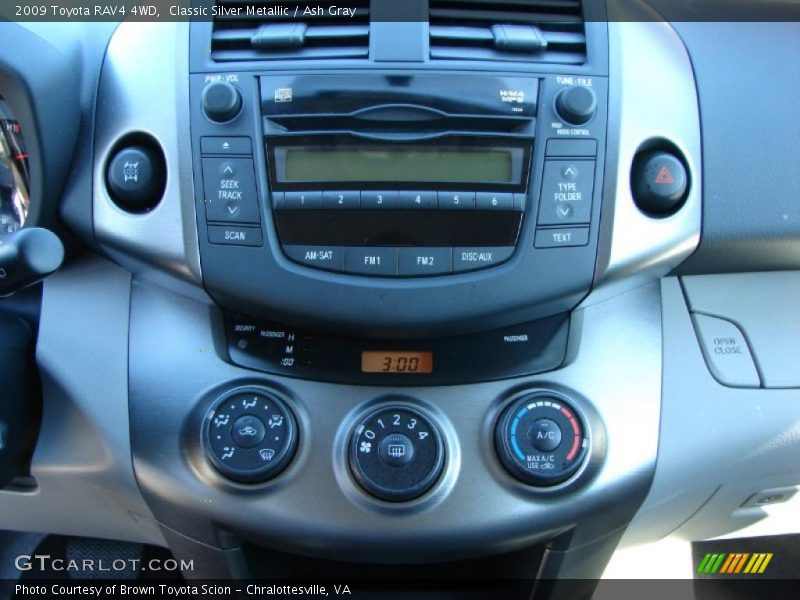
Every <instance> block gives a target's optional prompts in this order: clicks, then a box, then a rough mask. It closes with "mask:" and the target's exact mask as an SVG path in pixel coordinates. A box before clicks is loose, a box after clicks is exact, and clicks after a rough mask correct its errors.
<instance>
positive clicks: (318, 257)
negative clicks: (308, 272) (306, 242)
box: [283, 246, 344, 271]
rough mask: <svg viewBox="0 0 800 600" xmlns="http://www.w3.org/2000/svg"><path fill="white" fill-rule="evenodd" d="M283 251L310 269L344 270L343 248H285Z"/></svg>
mask: <svg viewBox="0 0 800 600" xmlns="http://www.w3.org/2000/svg"><path fill="white" fill-rule="evenodd" d="M283 251H284V252H285V253H286V256H288V257H289V258H291V259H292V260H294V261H296V262H299V263H303V264H304V265H308V266H310V267H316V268H318V269H326V270H328V271H341V270H342V269H344V248H343V247H342V246H284V247H283Z"/></svg>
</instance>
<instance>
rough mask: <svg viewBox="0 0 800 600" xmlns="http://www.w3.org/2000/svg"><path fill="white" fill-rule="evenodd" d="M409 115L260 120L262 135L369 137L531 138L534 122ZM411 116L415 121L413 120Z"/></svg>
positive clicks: (396, 110) (394, 112)
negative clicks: (469, 136)
mask: <svg viewBox="0 0 800 600" xmlns="http://www.w3.org/2000/svg"><path fill="white" fill-rule="evenodd" d="M422 114H424V113H412V112H407V111H404V110H400V109H399V108H398V107H394V109H393V110H388V109H387V110H386V112H383V113H378V112H377V111H376V112H372V111H370V113H369V116H366V115H365V114H364V113H363V111H359V112H357V113H351V114H344V115H343V114H313V115H284V116H269V117H264V132H265V134H266V135H268V136H269V135H273V134H288V133H293V132H301V133H303V134H305V135H308V134H309V133H311V132H317V133H331V132H335V133H350V134H355V135H357V134H359V133H367V134H370V135H372V136H377V135H379V134H385V133H414V134H422V135H429V134H432V133H435V134H439V135H453V134H458V133H469V134H473V135H474V134H476V133H477V134H480V135H487V136H490V135H493V134H498V133H500V134H506V135H508V134H518V135H522V136H526V137H533V135H534V130H535V125H536V119H533V118H530V117H526V118H522V117H513V116H489V115H450V114H445V113H430V115H429V117H428V118H422V117H421V115H422ZM415 115H417V116H419V118H415Z"/></svg>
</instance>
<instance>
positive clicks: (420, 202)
mask: <svg viewBox="0 0 800 600" xmlns="http://www.w3.org/2000/svg"><path fill="white" fill-rule="evenodd" d="M399 206H400V208H436V192H409V191H402V192H400V200H399Z"/></svg>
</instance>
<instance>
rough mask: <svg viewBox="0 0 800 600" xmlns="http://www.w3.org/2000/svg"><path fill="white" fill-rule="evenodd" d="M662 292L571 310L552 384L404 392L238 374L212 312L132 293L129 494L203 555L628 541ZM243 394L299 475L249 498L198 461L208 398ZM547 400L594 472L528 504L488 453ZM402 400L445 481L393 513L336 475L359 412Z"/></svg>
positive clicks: (391, 555) (653, 381)
mask: <svg viewBox="0 0 800 600" xmlns="http://www.w3.org/2000/svg"><path fill="white" fill-rule="evenodd" d="M657 292H658V290H657V286H656V285H650V286H646V287H642V288H639V289H638V290H635V291H632V292H629V293H627V294H624V295H620V296H618V297H616V298H614V299H613V300H608V301H606V302H599V303H597V304H595V305H592V306H590V307H588V308H586V309H584V310H581V311H578V312H577V313H576V315H575V316H574V323H573V331H574V334H573V336H574V337H573V360H572V362H571V363H570V364H569V365H568V366H566V367H564V368H562V369H560V370H558V371H555V372H551V373H548V374H546V375H542V376H539V377H530V378H521V379H513V380H507V381H501V382H491V383H484V384H475V385H467V386H442V387H425V388H407V389H404V390H402V391H401V392H399V391H398V389H397V388H382V387H366V386H346V385H332V384H325V383H318V382H311V381H301V380H290V379H285V378H280V377H267V376H262V375H259V374H256V373H253V372H251V371H247V370H244V369H241V368H238V367H235V366H232V365H230V364H228V363H226V362H224V361H223V360H222V359H221V358H220V357H219V355H218V352H220V351H221V345H222V342H221V328H222V323H221V318H220V315H219V314H218V313H217V312H216V311H215V310H214V309H212V308H210V307H209V306H207V305H205V304H202V303H198V302H195V301H192V300H190V299H188V298H185V297H182V296H180V295H178V294H175V293H172V292H169V291H166V290H162V289H158V288H156V287H154V286H152V285H148V284H137V283H136V282H134V286H133V298H132V305H131V341H130V352H131V355H130V357H131V358H130V360H131V362H130V364H131V371H130V386H131V436H132V447H133V456H134V467H135V471H136V476H137V480H138V482H139V485H140V487H141V489H142V491H143V493H144V494H145V497H146V499H147V502H148V504H149V505H150V507H151V509H152V510H153V513H154V514H155V515H156V518H157V519H158V520H159V521H161V522H162V523H163V524H165V525H167V526H168V527H170V528H171V529H173V530H175V531H178V532H181V533H183V534H184V535H188V536H191V537H193V538H194V539H196V540H198V541H200V542H202V543H205V544H209V545H220V544H223V542H222V541H221V539H219V531H220V530H225V531H229V532H234V533H235V534H238V539H247V540H252V541H256V542H258V543H261V544H264V545H267V546H269V547H273V548H279V549H283V550H289V551H294V552H298V553H302V554H309V555H316V556H322V557H335V558H339V559H342V558H343V557H346V558H347V559H350V560H362V561H367V562H372V561H375V560H381V561H386V562H395V561H397V562H409V561H411V562H421V561H431V560H433V561H435V560H437V559H438V560H442V559H445V558H446V559H454V558H457V557H459V556H462V557H467V556H478V555H482V554H491V553H500V552H503V551H506V550H512V549H515V548H521V547H524V546H526V545H528V544H531V543H533V542H535V541H541V540H544V539H549V538H551V537H553V536H554V535H555V534H557V533H559V532H562V531H566V530H569V529H572V528H575V535H574V537H573V544H574V546H576V547H577V546H580V545H582V544H586V543H589V542H591V541H593V540H596V539H598V538H600V537H602V536H605V535H608V534H609V533H610V532H612V531H615V530H618V529H619V528H621V527H624V526H625V524H626V523H627V522H628V520H629V519H630V518H631V516H632V515H633V512H634V511H635V510H636V508H637V507H638V505H639V503H640V502H641V500H642V499H643V497H644V495H645V493H646V491H647V489H648V487H649V484H650V477H651V473H652V469H653V467H654V464H655V459H656V444H657V439H658V421H659V411H660V390H661V376H660V374H661V351H660V347H661V342H660V340H661V335H660V310H659V300H658V294H657ZM164 365H169V368H164ZM246 384H258V385H264V386H266V387H268V388H271V389H273V390H275V393H277V394H279V395H280V396H281V397H283V398H285V400H286V401H287V403H288V404H290V406H291V407H292V408H293V410H294V411H295V413H296V416H297V419H298V422H299V424H300V434H299V436H300V443H299V449H298V452H297V455H296V457H295V458H294V460H293V462H292V463H291V464H290V465H289V467H288V468H287V469H286V470H285V471H284V472H283V473H282V474H281V475H280V476H278V477H277V478H276V479H274V480H272V481H271V482H268V483H266V484H262V485H258V486H251V487H247V486H242V485H237V484H232V483H230V482H227V481H226V480H224V479H223V478H222V477H221V476H219V475H218V474H217V473H216V472H215V471H214V469H213V468H212V467H211V466H210V465H209V464H208V463H207V462H206V461H205V459H204V457H203V452H202V449H201V447H200V439H201V435H200V431H201V424H202V421H203V418H204V415H205V413H206V411H207V410H208V409H209V408H210V407H211V406H212V404H213V401H214V399H215V398H216V397H217V396H218V395H219V394H221V393H222V392H223V391H225V390H227V389H230V388H231V387H235V386H239V385H246ZM541 387H553V388H555V389H558V390H562V391H566V392H567V393H568V394H569V395H570V396H571V397H573V398H574V399H575V401H574V404H575V407H576V408H577V409H579V410H580V411H581V412H582V413H583V415H584V418H586V419H587V420H588V422H589V423H590V429H591V434H592V448H591V453H592V456H593V460H592V462H591V463H590V466H589V467H587V471H586V475H587V477H586V479H585V480H584V481H580V482H579V485H576V486H575V487H574V489H570V491H569V493H566V492H561V491H559V490H557V489H554V490H551V491H550V492H549V493H548V492H547V491H545V492H541V491H540V492H537V491H535V490H532V489H531V488H528V487H527V486H525V485H523V484H521V483H519V482H517V481H515V480H513V479H512V478H511V477H510V476H509V475H508V474H507V473H506V472H505V471H504V470H503V468H502V467H501V465H500V463H499V461H498V460H497V458H496V455H495V452H494V448H493V426H494V423H495V420H496V419H497V418H498V415H499V412H500V410H501V409H502V408H503V407H504V406H505V405H506V402H507V401H508V400H510V399H512V398H513V397H515V395H517V394H519V393H521V392H522V391H524V390H527V389H536V388H541ZM398 394H399V395H400V396H402V397H407V398H410V399H411V401H412V402H415V403H418V404H419V405H421V406H423V407H424V408H425V409H426V410H427V411H428V412H429V413H430V414H432V415H433V416H434V417H435V418H436V420H437V421H438V423H439V425H440V427H441V428H442V430H443V431H444V432H446V434H447V436H448V457H449V458H448V463H447V465H446V467H445V475H444V477H443V479H442V480H441V482H440V483H439V484H438V485H437V486H436V487H435V488H434V489H433V490H432V491H431V492H430V493H429V494H428V495H426V496H424V497H423V498H420V499H418V500H416V501H413V502H411V503H408V504H406V505H403V506H396V505H387V504H386V503H382V502H378V501H374V500H371V499H369V498H368V497H366V496H365V495H364V494H363V493H362V492H361V491H360V490H359V488H358V486H357V484H356V483H355V482H354V481H353V479H352V477H351V476H350V475H349V472H348V471H347V468H346V467H345V456H344V452H343V441H342V440H344V439H346V436H347V433H348V431H349V428H350V427H351V426H352V424H353V423H354V419H355V418H356V415H357V414H358V413H360V412H361V411H362V410H365V409H366V408H367V407H368V406H370V405H372V404H373V403H375V402H377V401H378V400H379V399H381V398H388V397H392V398H396V397H397V396H398ZM632 423H635V424H636V425H635V427H632V426H631V424H632ZM176 432H180V435H176ZM601 457H604V458H602V460H601ZM598 514H602V515H603V518H602V519H598V518H597V515H598ZM478 524H480V525H478ZM298 532H302V534H298ZM226 537H227V538H228V539H230V536H226ZM234 539H236V538H234ZM228 543H233V542H228ZM377 549H380V550H381V551H380V553H376V550H377Z"/></svg>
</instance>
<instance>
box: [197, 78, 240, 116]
mask: <svg viewBox="0 0 800 600" xmlns="http://www.w3.org/2000/svg"><path fill="white" fill-rule="evenodd" d="M202 101H203V113H204V114H205V115H206V116H207V117H208V118H209V119H211V120H212V121H215V122H217V123H224V122H226V121H230V120H231V119H233V118H234V117H235V116H236V115H238V114H239V111H240V110H241V109H242V94H241V92H239V90H237V89H236V88H235V87H234V86H233V85H231V84H230V83H228V82H227V81H216V82H214V83H210V84H208V85H207V86H206V88H205V89H204V90H203V98H202Z"/></svg>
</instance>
